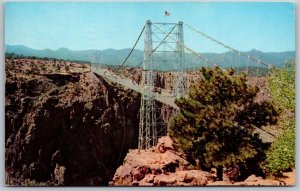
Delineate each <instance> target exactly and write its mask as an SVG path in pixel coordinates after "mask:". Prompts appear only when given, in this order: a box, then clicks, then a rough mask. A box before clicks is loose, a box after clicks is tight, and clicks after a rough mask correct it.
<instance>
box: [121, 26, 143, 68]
mask: <svg viewBox="0 0 300 191" xmlns="http://www.w3.org/2000/svg"><path fill="white" fill-rule="evenodd" d="M145 28H146V26H144V27H143V29H142V31H141V33H140V35H139V37H138V38H137V40H136V41H135V44H134V46H133V47H132V49H131V51H130V52H129V54H128V56H127V57H126V59H125V60H124V62H123V63H122V64H121V65H120V66H119V67H118V68H117V70H119V69H120V68H121V67H122V66H123V65H124V64H125V63H126V61H127V60H128V58H129V57H130V55H131V53H132V52H133V50H134V48H135V47H136V45H137V43H138V42H139V40H140V38H141V36H142V34H143V32H144V30H145Z"/></svg>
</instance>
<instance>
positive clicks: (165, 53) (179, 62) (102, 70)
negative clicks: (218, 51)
mask: <svg viewBox="0 0 300 191" xmlns="http://www.w3.org/2000/svg"><path fill="white" fill-rule="evenodd" d="M184 26H185V27H186V28H188V29H189V30H190V31H192V32H195V33H196V34H197V35H200V36H201V37H202V38H205V39H207V40H209V41H211V42H213V43H215V44H216V45H218V46H222V47H223V48H224V49H226V50H228V51H230V52H232V53H233V54H236V55H237V56H238V58H239V61H238V66H232V67H240V68H242V70H239V71H238V72H245V73H246V74H248V73H249V67H251V66H252V67H253V66H255V65H256V76H254V77H258V74H259V70H260V69H264V70H266V69H267V70H268V71H269V70H270V69H271V68H272V65H271V64H267V63H265V62H263V61H262V60H259V59H257V58H255V57H253V56H250V55H247V54H245V53H243V52H241V51H239V50H237V49H234V48H232V47H231V46H228V45H226V44H224V43H222V42H220V41H218V40H216V39H215V38H212V37H210V36H208V35H207V34H205V33H203V32H201V31H199V30H197V29H196V28H194V27H192V26H190V25H188V24H184V23H183V22H178V23H152V22H151V21H149V20H148V21H146V23H145V25H144V26H143V28H142V30H141V32H140V34H139V36H138V38H137V40H136V42H135V43H134V46H133V47H132V49H131V51H130V52H129V54H128V56H127V57H126V58H125V60H124V62H123V63H122V64H120V65H119V66H118V67H117V69H116V71H118V70H120V69H122V68H123V67H124V66H126V62H127V61H128V59H129V58H130V56H131V55H132V53H133V51H134V49H135V48H136V46H137V44H138V42H139V41H140V39H141V37H142V35H143V34H144V56H143V60H142V61H141V62H139V63H137V65H136V68H139V67H142V70H141V73H142V74H141V76H142V78H141V83H134V82H133V81H132V80H130V79H126V78H124V77H121V76H119V75H117V74H116V73H114V72H112V71H110V70H108V69H107V68H106V67H105V63H104V60H103V57H102V56H100V58H99V61H98V62H97V61H92V65H91V68H92V71H93V72H95V73H97V74H99V75H100V76H102V77H104V78H107V79H109V80H110V81H112V82H115V83H117V84H120V85H122V86H124V87H126V88H129V89H132V90H134V91H136V92H139V93H140V94H141V106H140V112H139V118H140V119H139V120H140V122H139V142H138V147H139V149H147V148H150V147H151V146H155V145H156V143H157V139H158V132H159V129H157V128H158V126H157V113H156V108H155V103H156V102H157V101H158V102H161V103H163V104H166V105H169V106H171V107H173V108H174V109H175V110H177V109H178V108H177V106H176V105H175V103H174V101H175V99H176V98H179V97H181V96H184V95H185V93H186V92H187V90H188V88H189V85H190V82H191V81H193V79H191V78H194V76H193V75H190V74H192V72H194V71H195V70H196V69H197V68H195V67H194V68H193V67H189V66H188V63H186V62H185V55H186V54H185V53H186V52H189V53H190V54H191V55H194V57H196V58H197V60H198V61H199V63H200V64H199V67H200V66H205V67H215V66H219V67H220V68H224V67H222V66H221V65H220V64H217V63H214V62H212V61H211V60H210V59H208V58H206V57H205V56H203V55H202V54H200V53H199V52H197V51H195V50H193V49H192V48H190V47H189V46H188V45H186V44H185V43H184V33H183V27H184ZM93 57H94V60H95V56H93ZM240 58H244V60H246V63H244V64H241V62H240V61H241V60H240ZM159 65H168V66H172V68H173V75H172V82H171V83H172V84H171V91H170V90H167V89H163V88H161V87H157V85H156V80H157V79H156V75H155V74H156V73H157V70H158V69H157V68H158V66H159ZM157 88H159V91H156V90H157ZM257 132H258V133H260V135H261V136H262V137H264V138H266V139H268V140H272V139H273V135H272V134H270V133H268V132H265V131H263V130H261V129H257Z"/></svg>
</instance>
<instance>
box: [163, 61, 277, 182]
mask: <svg viewBox="0 0 300 191" xmlns="http://www.w3.org/2000/svg"><path fill="white" fill-rule="evenodd" d="M233 74H234V71H233V70H232V69H229V70H227V71H223V70H222V69H220V68H218V67H215V68H214V69H210V68H201V69H200V79H199V80H197V81H196V82H195V83H194V84H193V85H192V86H191V88H190V90H189V93H188V95H187V96H185V97H181V98H180V99H177V100H176V101H175V103H176V104H177V106H178V107H179V108H180V109H179V112H178V114H177V115H176V116H175V117H174V118H173V120H172V121H171V123H170V124H169V135H170V137H171V138H172V139H173V141H174V147H175V148H176V149H177V150H178V151H180V152H183V153H185V154H186V156H187V158H188V159H189V160H190V161H191V162H194V161H197V160H199V162H200V168H202V169H205V168H206V169H207V168H208V169H209V168H212V167H215V168H216V169H217V176H218V179H220V180H221V179H222V174H223V173H222V171H223V167H231V166H234V165H241V164H243V163H245V162H246V161H248V160H254V159H255V160H263V159H264V156H265V155H264V152H265V150H266V149H267V145H266V144H264V143H263V142H262V141H261V139H260V138H259V137H258V135H257V134H256V133H254V130H255V128H260V127H262V126H264V125H268V124H275V123H276V121H277V111H276V109H275V108H274V107H273V105H272V103H270V102H267V101H264V102H260V103H259V102H256V101H255V97H256V95H257V93H258V91H259V90H258V88H257V87H251V86H249V85H248V84H247V83H246V81H247V79H246V76H245V75H244V74H242V75H239V76H234V75H233Z"/></svg>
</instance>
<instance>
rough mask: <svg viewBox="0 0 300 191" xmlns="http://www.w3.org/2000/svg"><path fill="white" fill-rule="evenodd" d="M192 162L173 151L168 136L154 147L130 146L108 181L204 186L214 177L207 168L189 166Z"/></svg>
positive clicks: (112, 183) (130, 183) (137, 184)
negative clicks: (141, 148) (122, 161)
mask: <svg viewBox="0 0 300 191" xmlns="http://www.w3.org/2000/svg"><path fill="white" fill-rule="evenodd" d="M191 167H192V166H191V164H190V163H189V162H187V161H186V159H185V158H184V156H183V155H181V154H180V153H177V152H175V151H174V149H173V146H172V141H171V139H170V138H169V137H162V138H160V139H159V141H158V144H157V146H156V147H154V148H151V149H148V150H138V149H135V150H130V151H129V153H128V154H127V156H126V157H125V159H124V163H123V165H122V166H120V167H119V168H118V169H117V171H116V173H115V175H114V178H113V180H112V181H111V182H110V185H113V186H204V185H206V184H208V182H211V181H212V180H213V179H214V176H213V175H212V174H210V173H208V172H204V171H200V170H189V169H190V168H191Z"/></svg>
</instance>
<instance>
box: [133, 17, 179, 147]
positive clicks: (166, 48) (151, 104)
mask: <svg viewBox="0 0 300 191" xmlns="http://www.w3.org/2000/svg"><path fill="white" fill-rule="evenodd" d="M152 26H154V30H153V28H152ZM153 45H155V48H154V49H153ZM167 64H172V65H173V68H174V71H173V72H174V76H173V95H174V96H176V97H180V96H183V95H184V93H185V79H184V76H183V66H184V41H183V23H182V22H178V23H151V21H149V20H148V21H146V25H145V39H144V60H143V71H142V87H143V90H142V92H143V93H142V97H141V107H140V122H139V142H138V148H139V149H148V148H150V147H151V146H155V145H156V143H157V139H158V133H159V132H160V131H161V130H158V129H157V121H156V117H157V114H156V111H155V109H156V108H155V93H154V92H153V89H154V86H155V81H156V79H155V78H156V75H155V74H156V73H155V70H158V69H157V67H158V66H162V65H167Z"/></svg>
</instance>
